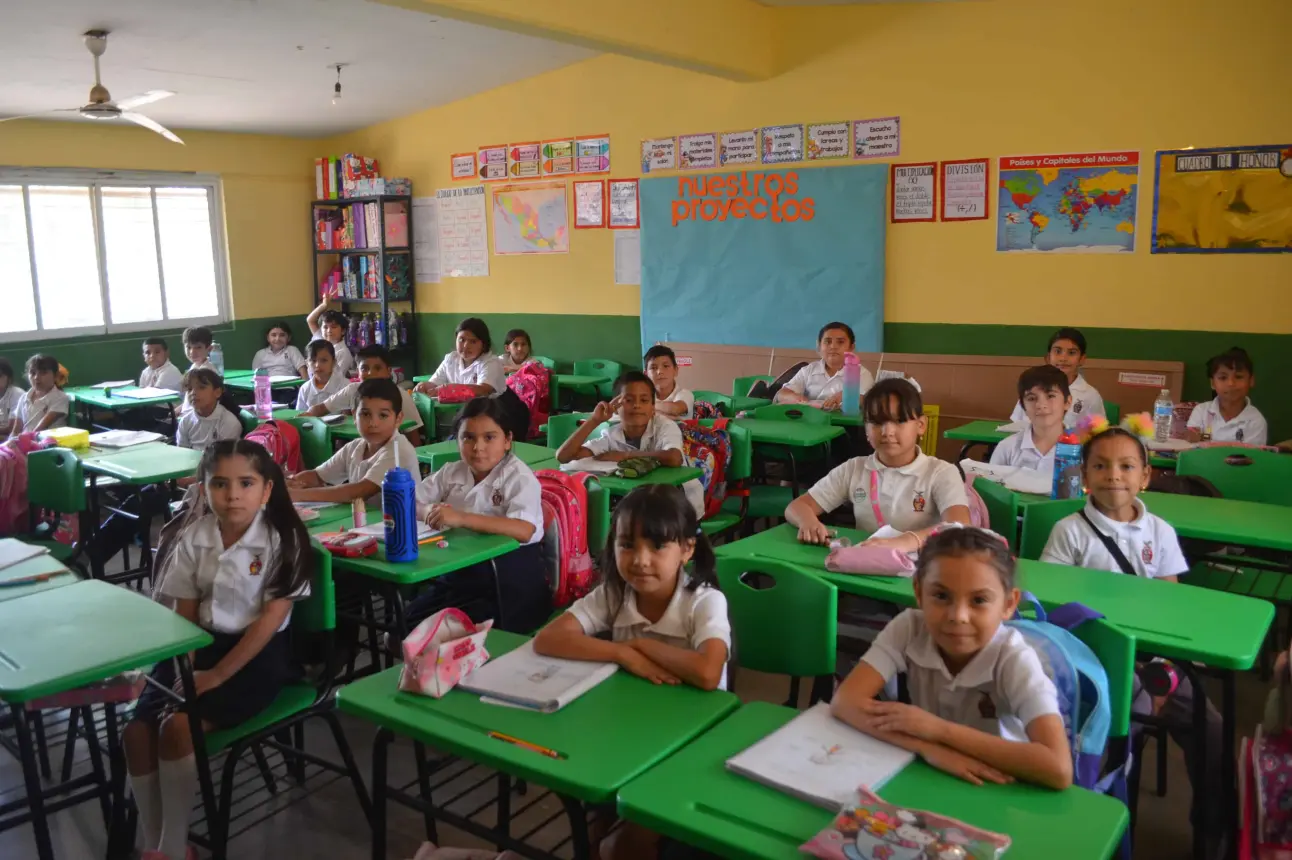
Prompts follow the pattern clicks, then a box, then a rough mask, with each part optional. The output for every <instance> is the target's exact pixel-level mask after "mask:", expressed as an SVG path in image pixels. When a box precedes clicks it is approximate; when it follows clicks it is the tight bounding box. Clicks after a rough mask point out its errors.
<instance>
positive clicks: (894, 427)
mask: <svg viewBox="0 0 1292 860" xmlns="http://www.w3.org/2000/svg"><path fill="white" fill-rule="evenodd" d="M862 412H863V414H864V415H865V416H866V436H867V438H869V440H870V444H871V445H872V446H873V447H874V449H875V453H873V454H871V455H870V456H868V457H853V458H852V459H851V460H849V461H848V462H846V463H844V464H843V465H841V466H836V467H835V468H834V469H832V470H830V473H829V474H828V475H826V476H825V477H824V478H822V479H821V480H820V481H818V482H817V483H816V485H815V486H813V487H812V489H810V490H808V491H807V492H806V493H804V494H803V495H801V496H799V497H798V498H797V499H795V500H794V501H792V502H790V505H789V507H787V508H786V509H785V519H786V520H787V521H788V522H789V523H791V524H792V525H795V526H798V530H799V540H801V541H803V542H804V543H813V544H826V543H829V541H830V530H829V529H828V528H826V526H825V524H824V523H822V522H821V519H820V517H821V515H822V514H825V513H828V512H830V511H832V510H834V509H835V508H838V507H841V506H843V505H844V504H846V503H847V502H849V501H851V502H852V512H853V516H854V517H855V518H856V521H857V528H859V529H861V530H862V531H864V532H867V533H871V532H874V531H875V530H877V529H878V528H879V527H880V526H883V525H891V526H892V527H893V528H895V529H897V530H898V531H900V532H901V533H902V534H901V535H898V536H897V537H892V538H880V539H874V540H869V541H867V543H871V544H876V545H882V546H891V547H893V548H894V549H899V550H902V551H903V552H915V551H917V550H919V549H920V548H921V547H923V546H924V542H925V541H926V540H928V538H929V537H930V536H931V535H932V534H933V532H934V531H936V530H937V527H938V526H939V525H940V524H942V523H945V522H954V523H961V524H963V525H969V500H968V498H967V497H966V496H965V488H964V482H963V481H961V480H960V473H959V472H958V471H957V470H956V467H955V466H953V465H951V464H950V463H948V462H946V461H945V460H939V459H937V458H935V457H929V456H928V455H926V454H925V453H924V452H923V451H921V450H920V437H921V436H923V435H924V431H925V430H926V429H927V427H928V419H927V418H925V417H924V403H923V401H921V399H920V393H919V392H918V391H917V390H916V389H915V386H914V385H912V384H911V383H910V382H909V381H908V380H905V379H885V380H883V381H882V382H878V383H876V384H875V387H874V388H872V389H870V391H868V392H866V399H865V401H864V402H863V403H862Z"/></svg>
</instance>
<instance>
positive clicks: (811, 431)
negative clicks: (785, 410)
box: [732, 418, 845, 448]
mask: <svg viewBox="0 0 1292 860" xmlns="http://www.w3.org/2000/svg"><path fill="white" fill-rule="evenodd" d="M732 423H734V424H736V425H738V426H740V427H744V428H745V429H746V430H748V431H749V439H750V441H752V442H753V443H754V444H755V445H784V446H786V447H788V448H814V447H816V446H817V445H824V444H825V443H827V442H830V441H832V440H834V439H837V438H838V437H840V436H842V435H843V434H844V432H845V431H844V429H843V428H842V427H839V426H837V425H835V424H806V423H804V422H802V421H772V420H771V419H768V418H737V419H736V420H735V421H734V422H732Z"/></svg>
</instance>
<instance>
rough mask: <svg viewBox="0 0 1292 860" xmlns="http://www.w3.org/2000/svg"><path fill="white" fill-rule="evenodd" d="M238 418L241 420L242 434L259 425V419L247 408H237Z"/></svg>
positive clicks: (244, 434)
mask: <svg viewBox="0 0 1292 860" xmlns="http://www.w3.org/2000/svg"><path fill="white" fill-rule="evenodd" d="M238 420H239V421H241V422H242V435H243V436H246V435H247V434H248V433H250V432H251V431H252V430H255V429H256V428H257V427H259V426H260V419H259V418H257V417H256V416H255V415H253V414H252V412H251V410H249V409H239V410H238Z"/></svg>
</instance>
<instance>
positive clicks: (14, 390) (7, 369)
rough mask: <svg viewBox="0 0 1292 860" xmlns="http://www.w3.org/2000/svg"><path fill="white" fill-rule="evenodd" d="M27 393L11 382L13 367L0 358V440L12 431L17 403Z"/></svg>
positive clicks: (6, 360)
mask: <svg viewBox="0 0 1292 860" xmlns="http://www.w3.org/2000/svg"><path fill="white" fill-rule="evenodd" d="M26 393H27V392H25V391H23V390H22V388H21V387H20V386H19V385H17V384H16V383H15V382H14V381H13V365H12V364H11V363H10V362H9V359H7V358H0V440H3V439H4V438H7V437H8V436H9V432H10V431H11V430H12V429H13V419H14V416H15V415H17V414H18V403H19V401H21V400H22V398H23V395H25V394H26Z"/></svg>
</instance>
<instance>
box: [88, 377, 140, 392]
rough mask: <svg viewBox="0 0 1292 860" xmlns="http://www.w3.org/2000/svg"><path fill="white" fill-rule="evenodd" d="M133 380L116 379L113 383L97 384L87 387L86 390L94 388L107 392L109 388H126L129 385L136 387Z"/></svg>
mask: <svg viewBox="0 0 1292 860" xmlns="http://www.w3.org/2000/svg"><path fill="white" fill-rule="evenodd" d="M134 384H135V381H134V380H133V379H114V380H112V381H111V382H96V383H94V384H93V385H87V386H85V387H86V388H94V389H99V390H104V391H106V390H107V389H109V388H124V387H125V386H127V385H134Z"/></svg>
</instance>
